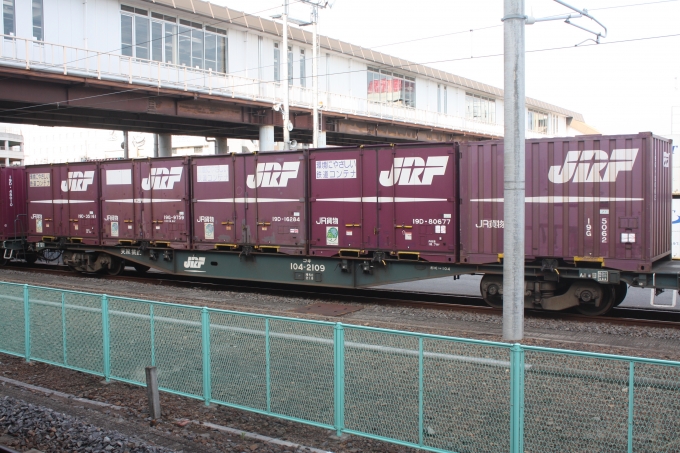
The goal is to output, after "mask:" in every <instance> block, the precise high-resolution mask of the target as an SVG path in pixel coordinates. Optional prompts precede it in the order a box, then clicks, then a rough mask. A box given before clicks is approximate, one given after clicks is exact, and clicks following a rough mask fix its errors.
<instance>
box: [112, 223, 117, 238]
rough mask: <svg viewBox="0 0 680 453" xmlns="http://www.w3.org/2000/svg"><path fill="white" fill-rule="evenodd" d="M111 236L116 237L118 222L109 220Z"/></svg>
mask: <svg viewBox="0 0 680 453" xmlns="http://www.w3.org/2000/svg"><path fill="white" fill-rule="evenodd" d="M111 236H113V237H114V238H117V237H118V222H111Z"/></svg>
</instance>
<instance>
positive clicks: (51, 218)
mask: <svg viewBox="0 0 680 453" xmlns="http://www.w3.org/2000/svg"><path fill="white" fill-rule="evenodd" d="M98 169H99V164H98V163H96V162H82V163H69V164H55V165H33V166H30V167H26V179H27V185H26V187H27V189H26V198H27V214H28V240H29V242H31V241H35V242H40V241H43V240H58V239H65V240H66V241H67V242H72V243H80V244H88V245H99V243H100V238H99V219H100V215H99V181H98V173H99V171H98ZM43 238H45V239H43Z"/></svg>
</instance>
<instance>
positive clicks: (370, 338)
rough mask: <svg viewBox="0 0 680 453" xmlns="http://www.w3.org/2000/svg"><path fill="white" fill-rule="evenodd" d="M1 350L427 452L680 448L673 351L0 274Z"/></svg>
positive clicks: (679, 376)
mask: <svg viewBox="0 0 680 453" xmlns="http://www.w3.org/2000/svg"><path fill="white" fill-rule="evenodd" d="M0 313H2V316H0V352H4V353H7V354H12V355H17V356H20V357H24V358H26V360H35V361H41V362H46V363H50V364H53V365H57V366H61V367H66V368H71V369H75V370H79V371H82V372H85V373H90V374H95V375H100V376H103V377H105V378H106V379H107V380H110V379H114V380H118V381H123V382H128V383H132V384H136V385H142V386H143V385H144V383H145V375H144V369H145V367H146V366H155V367H157V369H158V381H159V386H160V388H161V390H163V391H166V392H171V393H175V394H178V395H184V396H187V397H190V398H195V399H199V400H203V401H205V403H206V404H209V403H217V404H222V405H225V406H230V407H235V408H239V409H245V410H249V411H253V412H257V413H261V414H266V415H271V416H275V417H280V418H284V419H288V420H293V421H297V422H301V423H306V424H309V425H314V426H318V427H322V428H326V429H332V430H335V431H337V433H338V434H341V433H343V432H345V433H351V434H356V435H360V436H365V437H369V438H373V439H378V440H381V441H386V442H392V443H395V444H400V445H405V446H410V447H415V448H421V449H424V450H428V451H435V452H463V451H465V452H490V451H511V452H513V453H520V452H535V453H538V452H541V453H543V452H550V451H555V452H558V451H559V452H562V451H588V452H621V451H628V452H652V451H677V450H678V449H679V446H680V398H679V396H680V363H679V362H669V361H663V360H653V359H643V358H635V357H624V356H613V355H605V354H595V353H585V352H578V351H566V350H557V349H548V348H540V347H533V346H523V345H519V344H515V345H509V344H505V343H494V342H486V341H480V340H467V339H461V338H453V337H444V336H437V335H427V334H420V333H413V332H403V331H394V330H385V329H377V328H372V327H366V326H356V325H349V324H342V323H330V322H322V321H312V320H306V319H294V318H285V317H278V316H267V315H258V314H252V313H241V312H234V311H227V310H216V309H208V308H200V307H194V306H184V305H177V304H168V303H162V302H153V301H147V300H137V299H129V298H121V297H113V296H107V295H102V294H93V293H85V292H76V291H67V290H57V289H51V288H44V287H38V286H31V285H20V284H12V283H0Z"/></svg>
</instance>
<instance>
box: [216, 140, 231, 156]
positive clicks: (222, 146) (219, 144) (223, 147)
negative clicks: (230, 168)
mask: <svg viewBox="0 0 680 453" xmlns="http://www.w3.org/2000/svg"><path fill="white" fill-rule="evenodd" d="M228 152H229V148H228V147H227V137H215V154H227V153H228Z"/></svg>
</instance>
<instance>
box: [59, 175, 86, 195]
mask: <svg viewBox="0 0 680 453" xmlns="http://www.w3.org/2000/svg"><path fill="white" fill-rule="evenodd" d="M93 181H94V171H86V172H82V171H70V172H68V177H67V179H66V181H62V182H61V190H62V192H85V191H86V190H87V188H88V186H89V185H90V184H92V182H93Z"/></svg>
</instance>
